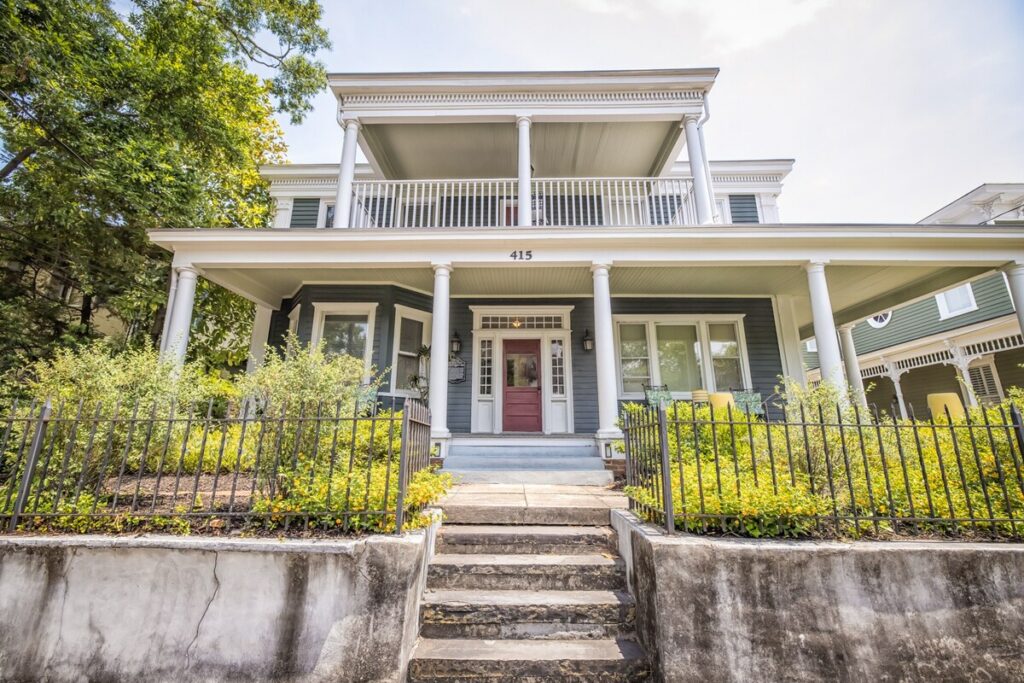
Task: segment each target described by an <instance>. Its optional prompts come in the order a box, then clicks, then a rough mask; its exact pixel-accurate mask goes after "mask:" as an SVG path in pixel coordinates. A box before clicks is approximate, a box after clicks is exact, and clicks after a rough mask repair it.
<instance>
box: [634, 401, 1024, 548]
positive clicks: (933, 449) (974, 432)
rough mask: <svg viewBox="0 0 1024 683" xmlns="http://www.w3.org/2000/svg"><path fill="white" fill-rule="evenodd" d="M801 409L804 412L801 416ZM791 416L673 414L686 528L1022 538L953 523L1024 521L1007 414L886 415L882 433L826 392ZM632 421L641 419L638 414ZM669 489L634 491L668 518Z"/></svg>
mask: <svg viewBox="0 0 1024 683" xmlns="http://www.w3.org/2000/svg"><path fill="white" fill-rule="evenodd" d="M1015 399H1016V400H1020V396H1019V395H1015V396H1011V401H1012V400H1015ZM797 400H804V401H806V403H805V407H804V409H803V411H801V410H800V409H799V408H798V407H795V406H797V405H798V404H797ZM787 405H788V406H789V407H788V408H787V418H786V421H781V420H778V418H776V419H775V420H773V421H766V420H764V419H762V418H759V417H756V416H753V417H749V418H748V417H747V416H746V415H744V414H742V413H738V412H732V413H730V412H729V411H727V410H715V411H712V410H711V409H710V408H709V407H708V406H707V405H698V406H694V405H693V404H691V403H688V402H677V403H674V404H672V405H670V406H668V409H667V414H668V430H667V433H668V442H669V453H670V484H671V490H672V498H673V508H674V513H675V515H676V523H677V527H678V528H682V529H685V530H688V531H691V532H695V533H728V534H736V535H741V536H753V537H758V536H782V537H806V536H839V537H853V538H856V537H861V536H882V537H884V536H889V535H900V534H932V535H948V534H951V533H956V534H959V535H977V536H1013V535H1016V534H1019V533H1020V530H1021V528H1022V527H1024V524H1022V523H1021V522H1017V523H1016V525H1014V524H1013V523H1011V522H1008V521H993V522H987V521H977V522H957V521H955V520H963V519H967V518H974V519H976V520H980V519H985V518H990V519H995V520H1007V519H1011V518H1012V519H1017V520H1021V519H1024V478H1022V469H1024V463H1021V462H1020V456H1019V454H1018V453H1017V446H1016V444H1015V442H1014V439H1013V437H1012V436H1011V430H1010V428H1009V427H1008V424H1009V423H1008V417H1007V416H1008V405H1004V406H996V407H992V408H988V409H985V410H981V409H978V410H974V411H972V412H971V414H970V416H969V417H968V420H969V421H970V422H968V420H960V421H955V422H954V423H953V424H950V423H949V422H947V421H946V420H945V419H944V418H942V419H939V420H937V421H936V422H935V423H931V422H925V421H917V422H914V421H909V420H893V419H892V418H891V417H888V416H884V415H883V416H881V419H880V420H878V421H877V422H876V421H874V420H873V419H868V416H865V415H862V414H861V415H859V418H860V421H859V422H858V421H857V419H856V418H857V417H858V414H857V413H855V412H854V410H853V408H852V406H851V405H850V404H849V403H847V402H844V401H841V400H840V397H839V396H837V395H836V394H835V393H834V392H830V390H828V389H821V390H814V391H801V392H800V393H799V394H798V395H797V394H792V395H791V396H790V402H789V403H788V404H787ZM627 410H628V411H630V413H631V414H632V415H634V416H639V415H641V409H640V407H639V406H630V407H627ZM801 420H803V421H804V423H805V424H806V426H804V424H801ZM971 425H973V426H971ZM989 426H994V427H992V428H990V427H989ZM652 448H653V450H650V452H648V451H644V452H642V453H634V454H633V456H634V458H639V459H641V460H646V461H648V462H652V461H653V462H656V461H657V460H660V454H659V453H658V452H657V449H656V447H652ZM958 455H959V456H960V457H959V458H958ZM661 487H662V483H661V479H660V477H659V476H658V475H657V472H656V470H651V471H650V472H649V474H648V475H647V476H642V477H640V479H639V481H637V482H636V485H635V486H632V487H629V488H628V489H627V492H628V494H629V495H630V496H631V497H633V498H634V499H635V500H637V501H638V502H640V503H642V504H644V505H647V506H651V507H652V508H654V509H660V503H659V501H660V495H661ZM652 519H653V517H652ZM910 520H913V521H910Z"/></svg>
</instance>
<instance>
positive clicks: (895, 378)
mask: <svg viewBox="0 0 1024 683" xmlns="http://www.w3.org/2000/svg"><path fill="white" fill-rule="evenodd" d="M885 374H886V376H887V377H888V378H889V379H890V380H892V386H893V389H895V390H896V404H897V405H898V406H899V409H900V417H901V418H903V419H904V420H906V419H907V402H906V401H905V400H904V399H903V387H901V386H900V375H902V374H903V373H902V372H900V370H899V368H897V367H896V364H895V363H886V364H885ZM886 407H888V406H886Z"/></svg>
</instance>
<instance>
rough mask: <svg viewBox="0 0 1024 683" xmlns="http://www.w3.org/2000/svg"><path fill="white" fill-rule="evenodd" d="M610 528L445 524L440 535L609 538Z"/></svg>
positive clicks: (610, 534)
mask: <svg viewBox="0 0 1024 683" xmlns="http://www.w3.org/2000/svg"><path fill="white" fill-rule="evenodd" d="M613 533H614V532H613V531H612V529H611V527H607V526H571V527H557V526H539V525H536V524H523V525H520V526H504V525H501V524H445V525H442V526H441V530H440V534H441V536H444V537H445V538H458V537H459V536H486V535H491V536H601V537H603V538H611V537H612V535H613Z"/></svg>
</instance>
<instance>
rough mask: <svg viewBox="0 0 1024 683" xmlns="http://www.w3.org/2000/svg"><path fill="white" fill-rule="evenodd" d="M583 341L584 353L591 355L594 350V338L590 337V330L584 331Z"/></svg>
mask: <svg viewBox="0 0 1024 683" xmlns="http://www.w3.org/2000/svg"><path fill="white" fill-rule="evenodd" d="M581 341H582V343H583V350H584V351H587V352H588V353H589V352H590V351H593V350H594V338H593V337H591V336H590V330H583V339H582V340H581Z"/></svg>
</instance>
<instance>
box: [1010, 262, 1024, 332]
mask: <svg viewBox="0 0 1024 683" xmlns="http://www.w3.org/2000/svg"><path fill="white" fill-rule="evenodd" d="M1006 281H1007V283H1009V285H1010V297H1011V298H1012V299H1013V308H1014V310H1016V311H1017V324H1018V325H1020V329H1021V331H1024V264H1021V263H1014V264H1013V265H1011V266H1007V268H1006Z"/></svg>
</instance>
